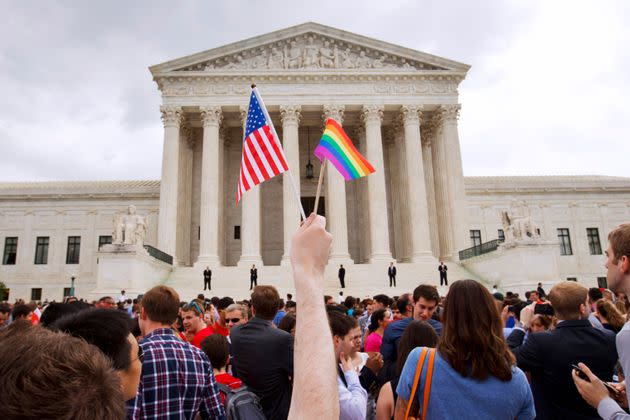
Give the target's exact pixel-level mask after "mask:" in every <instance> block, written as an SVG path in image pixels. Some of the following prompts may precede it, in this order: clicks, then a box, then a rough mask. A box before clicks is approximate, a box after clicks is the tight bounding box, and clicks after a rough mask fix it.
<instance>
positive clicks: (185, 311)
mask: <svg viewBox="0 0 630 420" xmlns="http://www.w3.org/2000/svg"><path fill="white" fill-rule="evenodd" d="M204 313H205V311H204V310H203V308H202V307H201V304H200V303H199V302H197V301H196V300H193V301H191V302H190V303H189V304H188V305H186V306H184V307H183V308H182V320H183V324H184V330H186V337H187V338H188V341H189V343H190V344H192V345H193V346H195V347H197V348H198V349H200V348H201V341H202V340H203V339H204V338H206V337H207V336H209V335H212V334H214V328H212V326H208V325H206V322H205V321H204V319H203V315H204Z"/></svg>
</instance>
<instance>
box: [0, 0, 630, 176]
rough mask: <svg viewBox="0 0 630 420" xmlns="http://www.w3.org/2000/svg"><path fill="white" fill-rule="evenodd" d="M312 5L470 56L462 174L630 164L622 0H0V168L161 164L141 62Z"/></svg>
mask: <svg viewBox="0 0 630 420" xmlns="http://www.w3.org/2000/svg"><path fill="white" fill-rule="evenodd" d="M306 21H314V22H318V23H321V24H324V25H329V26H333V27H337V28H340V29H344V30H347V31H350V32H355V33H357V34H361V35H366V36H370V37H374V38H377V39H381V40H383V41H387V42H391V43H394V44H399V45H402V46H405V47H409V48H413V49H416V50H420V51H424V52H428V53H431V54H435V55H439V56H442V57H446V58H450V59H453V60H456V61H460V62H464V63H467V64H470V65H471V66H472V68H471V70H470V71H469V73H468V76H467V78H466V80H465V81H464V82H463V83H462V85H461V86H460V102H461V103H462V111H461V116H460V124H459V134H460V141H461V145H462V159H463V164H464V174H465V175H555V174H601V175H615V176H630V72H629V69H630V25H628V22H630V2H628V1H618V2H614V1H605V0H599V1H588V2H587V1H576V0H570V1H555V0H554V1H550V0H545V1H532V0H524V1H506V0H496V1H479V2H474V1H470V0H461V1H445V0H433V1H424V0H422V1H420V0H409V1H402V0H387V1H382V0H380V1H366V0H361V1H339V0H335V1H322V0H318V1H313V2H302V1H258V0H250V1H237V0H230V1H210V0H207V1H191V0H188V1H185V2H174V1H172V0H169V1H158V0H151V1H112V0H109V1H102V2H96V1H86V2H78V1H52V0H49V1H28V0H22V1H11V0H0V181H40V180H70V179H82V180H96V179H159V178H160V171H161V155H162V135H163V130H162V123H161V121H160V115H159V111H158V108H159V105H160V95H159V92H158V90H157V87H156V85H155V83H154V82H153V81H152V80H151V75H150V73H149V71H148V69H147V67H149V66H150V65H154V64H158V63H161V62H164V61H167V60H171V59H175V58H178V57H182V56H186V55H189V54H192V53H196V52H200V51H203V50H207V49H210V48H214V47H218V46H221V45H224V44H227V43H230V42H234V41H239V40H242V39H245V38H249V37H252V36H256V35H261V34H264V33H267V32H270V31H274V30H277V29H282V28H285V27H288V26H292V25H295V24H299V23H303V22H306Z"/></svg>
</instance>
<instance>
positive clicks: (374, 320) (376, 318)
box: [368, 309, 388, 332]
mask: <svg viewBox="0 0 630 420" xmlns="http://www.w3.org/2000/svg"><path fill="white" fill-rule="evenodd" d="M387 311H388V309H378V310H376V311H374V312H372V316H371V317H370V325H369V326H368V330H369V331H370V332H374V331H376V330H377V329H378V323H379V322H380V321H382V320H384V319H385V313H386V312H387Z"/></svg>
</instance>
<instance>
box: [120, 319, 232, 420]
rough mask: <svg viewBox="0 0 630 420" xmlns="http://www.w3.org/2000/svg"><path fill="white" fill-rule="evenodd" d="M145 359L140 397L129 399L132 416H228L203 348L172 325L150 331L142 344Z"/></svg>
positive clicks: (129, 410) (179, 417) (216, 417)
mask: <svg viewBox="0 0 630 420" xmlns="http://www.w3.org/2000/svg"><path fill="white" fill-rule="evenodd" d="M140 347H142V352H143V355H144V360H143V361H142V376H141V377H140V386H139V388H138V394H137V395H136V397H135V398H134V399H132V400H130V401H128V402H127V418H129V419H149V418H151V419H157V418H169V419H194V418H195V415H196V414H197V412H199V414H200V415H201V418H203V419H208V418H212V419H225V410H224V408H223V405H222V404H221V399H220V397H219V391H218V389H217V385H216V381H215V379H214V375H213V374H212V367H211V366H210V361H209V360H208V358H207V356H206V355H205V354H204V353H203V352H202V351H201V350H199V349H197V348H195V347H193V346H191V345H190V344H188V343H186V342H183V341H181V340H180V339H178V338H177V337H176V336H175V333H174V332H173V330H172V329H170V328H160V329H157V330H155V331H153V332H151V333H150V334H148V335H147V336H146V337H145V338H144V339H143V340H142V342H141V343H140Z"/></svg>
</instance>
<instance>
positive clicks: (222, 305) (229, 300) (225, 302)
mask: <svg viewBox="0 0 630 420" xmlns="http://www.w3.org/2000/svg"><path fill="white" fill-rule="evenodd" d="M233 303H234V299H232V298H231V297H228V296H226V297H224V298H221V299H219V304H218V305H217V309H218V310H221V309H225V308H227V307H228V306H230V305H231V304H233Z"/></svg>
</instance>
